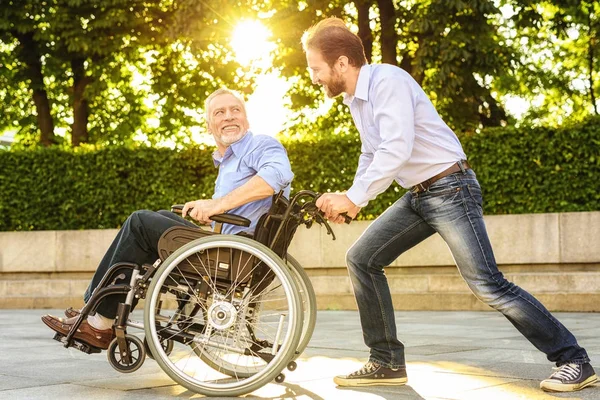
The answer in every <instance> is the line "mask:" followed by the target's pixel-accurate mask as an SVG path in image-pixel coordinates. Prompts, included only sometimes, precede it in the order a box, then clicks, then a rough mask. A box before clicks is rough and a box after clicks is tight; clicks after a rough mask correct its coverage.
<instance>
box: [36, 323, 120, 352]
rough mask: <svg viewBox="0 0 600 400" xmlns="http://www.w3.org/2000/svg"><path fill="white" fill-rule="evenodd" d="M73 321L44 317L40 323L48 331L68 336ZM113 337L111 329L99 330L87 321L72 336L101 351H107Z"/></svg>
mask: <svg viewBox="0 0 600 400" xmlns="http://www.w3.org/2000/svg"><path fill="white" fill-rule="evenodd" d="M75 320H76V318H69V319H67V320H64V319H62V318H57V317H54V316H52V315H44V316H43V317H42V321H43V322H44V323H45V324H46V325H48V327H49V328H50V329H52V330H53V331H55V332H58V333H60V334H62V335H65V336H66V335H68V334H69V331H70V330H71V326H72V325H73V324H74V323H75ZM114 337H115V335H114V333H113V330H112V329H105V330H99V329H96V328H94V327H92V326H90V324H88V323H87V321H83V322H82V323H81V325H79V328H78V329H77V332H75V335H73V338H75V339H77V340H79V341H81V342H84V343H86V344H89V345H90V346H94V347H97V348H99V349H102V350H106V349H108V345H109V344H110V342H111V340H113V338H114Z"/></svg>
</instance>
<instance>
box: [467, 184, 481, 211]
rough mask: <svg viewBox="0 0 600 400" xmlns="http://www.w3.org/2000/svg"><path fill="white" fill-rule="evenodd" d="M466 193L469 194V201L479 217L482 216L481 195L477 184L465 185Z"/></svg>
mask: <svg viewBox="0 0 600 400" xmlns="http://www.w3.org/2000/svg"><path fill="white" fill-rule="evenodd" d="M467 191H468V192H469V197H470V198H471V200H473V202H474V203H475V205H477V209H478V210H479V213H480V215H482V216H483V195H482V193H481V188H480V187H479V185H477V184H471V183H469V184H467Z"/></svg>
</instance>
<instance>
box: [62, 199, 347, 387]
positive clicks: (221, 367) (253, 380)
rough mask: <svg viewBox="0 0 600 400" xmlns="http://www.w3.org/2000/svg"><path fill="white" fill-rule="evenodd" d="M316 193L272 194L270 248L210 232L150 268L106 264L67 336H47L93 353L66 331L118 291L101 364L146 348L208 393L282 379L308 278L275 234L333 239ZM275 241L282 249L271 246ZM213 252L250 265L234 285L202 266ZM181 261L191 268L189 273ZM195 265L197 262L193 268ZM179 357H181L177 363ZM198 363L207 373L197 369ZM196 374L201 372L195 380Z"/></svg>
mask: <svg viewBox="0 0 600 400" xmlns="http://www.w3.org/2000/svg"><path fill="white" fill-rule="evenodd" d="M318 196H319V194H318V193H315V192H312V191H308V190H303V191H300V192H298V193H297V194H296V195H295V196H294V197H293V198H292V199H291V200H290V201H289V202H288V201H287V200H286V199H285V198H284V197H283V196H282V193H279V194H278V195H275V196H274V199H273V204H274V205H279V206H280V207H279V208H280V209H281V204H282V202H283V205H284V208H283V212H282V213H271V214H268V215H267V216H266V219H265V220H264V221H263V222H264V224H265V226H267V223H269V222H271V223H272V224H274V225H275V226H276V232H275V234H274V235H267V236H268V238H269V241H268V243H267V244H268V245H269V246H265V245H264V244H262V243H259V242H257V241H255V240H254V239H251V238H248V237H242V236H237V235H211V236H208V237H205V238H200V239H196V240H193V241H191V242H189V243H187V244H186V245H184V246H182V247H181V248H179V249H178V250H176V251H174V252H173V253H172V254H171V255H169V256H168V257H167V258H166V259H165V260H164V261H161V259H158V260H157V261H156V262H155V263H154V264H153V265H147V264H146V265H142V266H139V265H137V264H133V263H118V264H115V265H113V266H112V267H111V268H110V269H109V270H108V272H107V273H106V275H105V276H104V277H103V279H102V280H101V282H100V284H99V285H98V287H97V288H96V289H95V290H94V292H93V293H92V296H91V297H90V299H89V301H88V303H87V304H86V305H85V306H84V307H83V308H82V309H81V313H80V315H79V317H78V318H77V320H76V321H75V323H74V324H73V325H72V327H71V329H70V331H69V333H68V334H67V335H66V336H63V335H62V334H60V333H56V335H55V337H54V339H55V340H58V341H60V342H61V343H63V344H64V346H65V347H74V348H76V349H78V350H81V351H83V352H85V353H88V354H91V353H99V352H101V350H100V349H98V348H95V347H92V346H90V345H88V344H86V343H83V342H80V341H78V340H76V339H75V338H74V337H73V336H74V334H75V332H77V329H78V328H79V326H80V325H81V323H82V322H83V320H84V319H85V318H87V316H88V315H90V314H92V313H93V312H94V311H95V309H96V307H97V306H98V305H99V303H100V301H101V300H102V299H104V298H105V297H107V296H111V295H115V294H126V300H125V302H123V303H120V304H119V306H118V310H117V316H116V319H115V323H114V325H113V329H114V332H115V338H114V339H113V341H112V342H111V343H110V345H109V347H108V349H107V357H108V360H109V363H110V364H111V366H112V367H113V368H115V369H116V370H117V371H119V372H123V373H128V372H133V371H135V370H137V369H139V368H140V367H141V366H142V364H143V363H144V361H145V356H146V354H147V355H148V356H149V357H150V358H153V359H155V360H156V361H157V363H158V364H159V365H160V367H161V368H162V369H163V370H164V371H165V372H166V373H167V374H168V375H169V376H170V377H171V378H172V379H173V380H174V381H176V382H177V383H179V384H181V385H183V386H185V387H187V388H188V389H190V390H192V391H194V392H197V393H200V394H203V395H207V396H239V395H242V394H246V393H249V392H251V391H254V390H256V389H258V388H260V387H262V386H263V385H265V384H267V383H269V382H270V381H272V380H275V381H276V382H278V383H280V382H283V381H284V379H285V375H284V374H283V373H282V371H283V369H284V368H286V367H287V368H288V370H290V371H293V370H295V369H296V367H297V365H296V362H295V359H296V358H297V357H298V356H299V355H300V354H301V353H302V352H303V351H304V349H305V348H306V346H307V345H308V342H309V341H310V337H311V336H312V332H313V330H314V326H315V321H316V299H315V293H314V290H313V288H312V285H311V282H310V280H309V278H308V276H307V275H306V273H305V272H304V270H303V268H302V267H301V266H300V264H299V263H298V262H297V261H296V260H295V259H294V258H293V257H292V256H291V255H289V254H287V245H289V242H290V241H291V237H284V236H285V235H286V234H289V232H286V228H287V225H286V224H288V223H291V224H292V226H293V229H292V230H291V235H293V233H294V232H295V230H296V227H297V226H299V225H305V226H306V227H307V228H310V227H311V226H312V224H313V223H314V222H317V223H319V224H322V225H325V227H326V229H327V233H328V234H331V235H332V237H333V239H334V240H335V235H334V234H333V231H332V230H331V227H330V226H329V224H328V223H327V221H326V220H325V218H324V217H323V215H322V213H321V212H320V211H319V210H318V208H317V207H316V205H315V201H316V199H317V198H318ZM174 207H175V209H176V208H177V207H176V206H174ZM273 208H274V207H272V209H273ZM211 219H213V220H214V221H216V222H217V223H233V224H236V225H242V226H243V225H245V226H248V225H246V224H249V221H248V220H247V219H245V218H243V217H239V216H235V215H231V214H222V215H217V216H213V217H211ZM269 219H271V221H269ZM346 222H349V218H347V221H346ZM257 229H258V228H257ZM271 229H272V227H271ZM270 233H272V232H269V234H270ZM281 240H283V243H284V245H283V246H279V250H280V254H281V255H282V256H280V255H278V254H276V253H275V252H274V251H273V250H272V249H271V248H274V247H276V246H278V243H281ZM215 252H217V254H225V256H229V257H230V259H231V260H233V259H234V256H233V254H234V253H235V252H240V253H241V254H244V253H245V254H247V255H248V256H247V257H245V258H244V257H241V256H240V258H239V259H240V261H239V262H240V263H241V260H242V259H252V260H256V262H254V261H253V262H254V264H251V268H252V271H253V272H252V275H251V277H250V279H248V280H246V282H243V283H241V281H240V280H239V279H231V280H230V281H227V280H223V279H221V278H219V277H218V276H217V272H216V271H217V267H214V268H213V267H211V268H212V269H211V268H207V267H206V265H209V266H210V265H212V264H215V260H210V254H214V253H215ZM220 252H223V253H220ZM202 257H204V259H203V258H202ZM207 257H208V260H207V259H206V258H207ZM190 258H192V259H193V263H192V262H190ZM198 260H199V261H198ZM218 260H219V259H218V258H217V262H218ZM186 262H187V264H186ZM246 262H248V261H246ZM211 263H212V264H211ZM188 264H189V265H192V266H193V267H194V269H195V271H194V272H197V274H196V273H192V274H189V273H188V271H189V270H190V267H189V265H188ZM181 265H185V268H183V267H181ZM197 265H201V266H203V267H204V268H205V269H204V270H203V271H200V270H198V267H196V266H197ZM213 269H214V271H215V272H214V273H213ZM129 270H132V274H131V278H130V280H129V283H128V284H126V283H115V281H116V280H117V279H118V278H120V279H123V278H124V277H125V274H124V272H125V271H129ZM259 271H260V273H259ZM255 277H257V278H255ZM236 278H237V277H236ZM186 285H187V287H186ZM268 296H273V297H268ZM277 296H282V297H277ZM141 299H145V305H144V323H140V322H136V321H132V320H130V318H129V317H130V313H131V311H132V309H133V307H134V305H135V303H136V302H137V301H138V300H141ZM263 300H264V301H263ZM261 301H263V302H262V303H261ZM175 304H177V306H175ZM165 305H167V306H166V307H165ZM169 307H171V308H173V307H175V308H176V310H175V311H173V310H171V308H169ZM273 307H275V308H273ZM276 307H280V309H279V310H278V309H277V308H276ZM267 311H269V312H270V313H267ZM164 313H167V315H164ZM169 313H170V315H168V314H169ZM127 328H136V329H140V330H143V331H144V332H145V339H144V341H142V340H141V339H139V338H138V337H137V336H135V335H132V334H129V333H128V332H127ZM175 346H177V349H176V350H174V347H175ZM190 348H191V350H190ZM184 357H186V362H185V363H183V362H182V361H181V360H183V358H184ZM198 359H199V360H198ZM198 361H201V363H198ZM183 364H185V366H182V365H183ZM189 365H193V368H190V367H189ZM206 366H208V367H210V369H212V371H215V372H216V375H213V374H212V373H211V372H206V371H205V370H206V368H205V367H206ZM190 371H191V372H190ZM199 374H204V375H203V377H199Z"/></svg>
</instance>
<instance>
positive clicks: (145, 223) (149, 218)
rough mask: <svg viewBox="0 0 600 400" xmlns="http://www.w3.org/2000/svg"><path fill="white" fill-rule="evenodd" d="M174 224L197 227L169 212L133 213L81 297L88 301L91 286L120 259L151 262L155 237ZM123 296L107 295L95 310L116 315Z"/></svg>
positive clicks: (155, 250)
mask: <svg viewBox="0 0 600 400" xmlns="http://www.w3.org/2000/svg"><path fill="white" fill-rule="evenodd" d="M173 226H189V227H194V228H198V226H197V225H195V224H194V223H192V222H190V221H187V220H185V219H183V218H181V217H180V216H179V215H176V214H174V213H172V212H170V211H165V210H161V211H157V212H155V211H149V210H140V211H135V212H134V213H132V214H131V215H130V216H129V217H128V218H127V220H126V221H125V223H124V224H123V226H122V227H121V230H120V231H119V233H117V236H116V237H115V239H114V240H113V242H112V244H111V245H110V247H109V248H108V250H107V252H106V254H104V257H103V258H102V261H100V265H98V268H97V269H96V272H95V273H94V277H93V278H92V281H91V282H90V285H89V287H88V288H87V290H86V292H85V294H84V296H83V299H84V300H85V302H86V303H87V302H88V300H89V299H90V297H91V295H92V293H93V291H94V289H96V287H97V286H98V285H99V284H100V281H101V280H102V278H103V277H104V275H105V274H106V272H107V271H108V270H109V268H110V267H111V266H113V265H114V264H116V263H119V262H130V263H136V264H138V265H140V266H141V265H142V264H153V263H154V262H155V261H156V260H157V259H158V249H157V245H158V239H160V237H161V235H162V234H163V233H164V232H165V231H166V230H167V229H169V228H171V227H173ZM130 279H131V272H128V273H127V274H126V278H125V280H123V281H117V282H126V283H129V280H130ZM125 297H126V296H125V295H114V296H109V297H106V298H105V299H103V300H102V302H101V303H100V304H99V305H98V308H97V309H96V311H97V312H98V313H100V315H102V316H104V317H107V318H115V317H116V314H117V307H118V305H119V303H121V302H124V301H125Z"/></svg>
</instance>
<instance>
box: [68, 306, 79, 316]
mask: <svg viewBox="0 0 600 400" xmlns="http://www.w3.org/2000/svg"><path fill="white" fill-rule="evenodd" d="M79 314H81V310H76V309H74V308H73V307H69V308H67V309H66V310H65V317H67V318H73V317H77V316H78V315H79Z"/></svg>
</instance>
